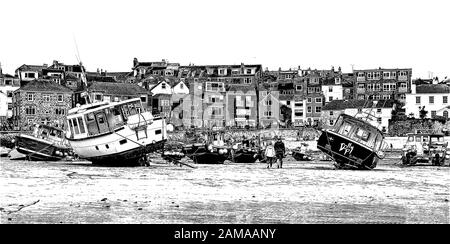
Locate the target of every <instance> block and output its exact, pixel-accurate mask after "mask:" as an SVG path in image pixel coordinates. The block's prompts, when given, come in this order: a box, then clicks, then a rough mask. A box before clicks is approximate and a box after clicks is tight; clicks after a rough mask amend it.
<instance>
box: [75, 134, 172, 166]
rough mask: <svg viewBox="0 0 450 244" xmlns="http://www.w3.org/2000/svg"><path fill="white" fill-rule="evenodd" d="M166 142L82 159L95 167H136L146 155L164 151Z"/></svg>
mask: <svg viewBox="0 0 450 244" xmlns="http://www.w3.org/2000/svg"><path fill="white" fill-rule="evenodd" d="M165 141H166V140H162V141H159V142H155V143H151V144H148V145H145V146H141V147H137V148H134V149H131V150H128V151H124V152H120V153H114V154H108V155H103V156H98V157H88V158H84V159H87V160H89V161H91V162H92V164H96V165H108V166H137V165H140V164H141V160H142V159H143V158H144V157H145V156H146V155H147V154H148V153H152V152H156V151H159V150H163V149H164V143H165Z"/></svg>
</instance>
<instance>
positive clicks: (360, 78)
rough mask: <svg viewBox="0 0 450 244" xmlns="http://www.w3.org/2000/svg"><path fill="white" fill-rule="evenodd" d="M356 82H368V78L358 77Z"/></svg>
mask: <svg viewBox="0 0 450 244" xmlns="http://www.w3.org/2000/svg"><path fill="white" fill-rule="evenodd" d="M356 81H366V77H356Z"/></svg>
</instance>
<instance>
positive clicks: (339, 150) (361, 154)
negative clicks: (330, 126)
mask: <svg viewBox="0 0 450 244" xmlns="http://www.w3.org/2000/svg"><path fill="white" fill-rule="evenodd" d="M317 148H318V149H319V150H321V151H322V152H324V153H325V154H327V155H328V156H330V157H331V159H333V160H334V161H335V165H336V167H338V168H357V169H373V168H375V167H376V164H377V162H378V159H379V158H378V157H377V155H376V153H375V152H374V151H373V150H371V149H369V148H367V147H365V146H363V145H360V144H359V143H357V142H355V141H353V140H350V139H348V138H346V137H343V136H341V135H339V134H336V133H332V132H329V131H323V133H322V135H321V136H320V137H319V140H318V141H317Z"/></svg>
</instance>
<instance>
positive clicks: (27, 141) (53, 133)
mask: <svg viewBox="0 0 450 244" xmlns="http://www.w3.org/2000/svg"><path fill="white" fill-rule="evenodd" d="M14 144H15V147H16V150H17V151H18V152H19V153H22V154H24V155H25V157H26V158H27V159H28V160H37V161H39V160H43V161H58V160H61V159H63V158H65V157H67V156H70V155H72V149H71V147H70V145H69V143H68V142H67V140H66V139H65V135H64V130H63V129H61V128H58V127H53V126H50V125H44V124H36V125H35V127H34V131H33V133H32V134H31V135H28V134H19V135H17V136H16V138H15V139H14Z"/></svg>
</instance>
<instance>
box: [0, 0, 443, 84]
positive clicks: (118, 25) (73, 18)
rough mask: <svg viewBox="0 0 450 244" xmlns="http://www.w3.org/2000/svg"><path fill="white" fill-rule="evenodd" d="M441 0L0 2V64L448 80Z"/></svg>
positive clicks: (9, 70) (10, 66)
mask: <svg viewBox="0 0 450 244" xmlns="http://www.w3.org/2000/svg"><path fill="white" fill-rule="evenodd" d="M449 16H450V4H449V1H448V0H426V1H423V0H420V1H418V0H410V1H407V0H338V1H336V0H334V1H333V0H311V1H304V0H295V1H289V0H271V1H266V0H262V1H261V0H259V1H257V0H255V1H253V0H223V1H222V0H184V1H183V0H180V1H178V0H164V1H163V0H156V1H150V0H142V1H141V0H109V1H107V0H104V1H103V0H76V1H65V0H64V1H61V0H39V1H36V0H1V1H0V26H1V32H0V33H1V34H0V62H1V63H2V67H3V71H4V73H5V72H6V73H13V72H14V70H15V69H16V68H18V67H19V66H20V65H22V64H24V63H26V64H43V63H48V64H50V63H51V62H52V60H59V61H61V62H64V63H66V64H75V63H77V59H76V48H75V41H74V37H76V40H77V43H78V48H79V52H80V56H81V59H82V61H83V64H84V65H85V66H86V68H87V69H88V70H90V71H95V70H96V69H97V68H103V69H106V70H108V71H130V69H131V66H132V60H133V58H134V57H137V58H138V59H139V61H159V60H161V59H168V60H169V61H170V62H178V63H181V65H188V64H189V63H194V64H198V65H201V64H239V63H241V62H244V63H257V64H262V65H263V67H268V68H269V69H271V70H273V69H278V67H282V68H283V69H288V68H289V67H292V68H294V67H297V66H298V65H300V66H301V67H303V68H307V67H313V68H318V69H329V68H331V66H333V65H334V66H335V67H336V68H337V67H338V66H341V67H342V68H343V71H344V72H350V71H351V64H354V68H355V69H364V68H378V67H386V68H397V67H398V68H409V67H411V68H413V77H423V78H428V71H432V72H434V75H435V76H439V78H440V79H443V78H444V77H445V76H450V17H449Z"/></svg>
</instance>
